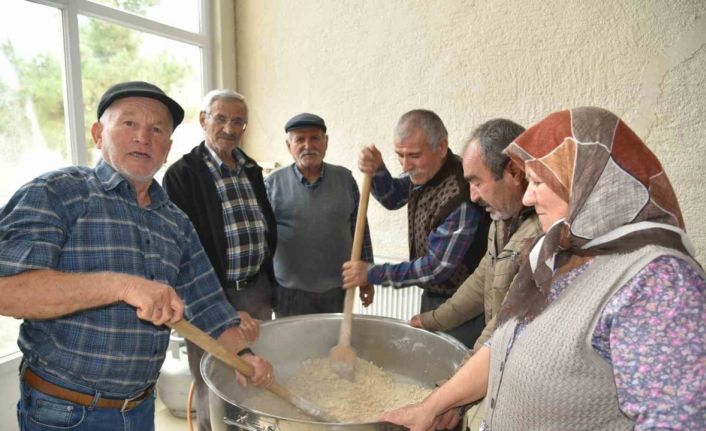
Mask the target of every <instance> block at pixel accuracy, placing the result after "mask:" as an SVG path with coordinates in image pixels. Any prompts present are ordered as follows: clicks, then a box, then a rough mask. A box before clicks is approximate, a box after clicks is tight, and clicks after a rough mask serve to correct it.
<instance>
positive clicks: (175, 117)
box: [98, 81, 184, 129]
mask: <svg viewBox="0 0 706 431" xmlns="http://www.w3.org/2000/svg"><path fill="white" fill-rule="evenodd" d="M125 97H148V98H150V99H155V100H158V101H160V102H162V103H164V105H165V106H166V107H167V109H169V112H170V113H171V114H172V128H173V129H176V127H177V126H178V125H179V124H181V122H182V120H184V109H183V108H182V107H181V106H180V105H179V104H178V103H177V102H176V101H175V100H174V99H172V98H171V97H169V96H167V94H166V93H165V92H164V91H162V89H161V88H159V87H157V86H156V85H154V84H150V83H149V82H144V81H129V82H121V83H120V84H115V85H113V86H112V87H110V88H109V89H108V91H106V92H105V93H104V94H103V96H101V100H100V102H98V119H99V120H100V118H101V115H103V112H105V110H106V109H108V107H109V106H110V105H112V104H113V102H115V101H116V100H118V99H123V98H125Z"/></svg>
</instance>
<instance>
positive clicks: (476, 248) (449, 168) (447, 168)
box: [407, 151, 490, 297]
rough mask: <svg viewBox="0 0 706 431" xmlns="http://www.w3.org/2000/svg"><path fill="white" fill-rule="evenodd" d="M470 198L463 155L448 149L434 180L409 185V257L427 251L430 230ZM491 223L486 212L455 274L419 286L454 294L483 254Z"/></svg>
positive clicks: (446, 295) (439, 293) (435, 293)
mask: <svg viewBox="0 0 706 431" xmlns="http://www.w3.org/2000/svg"><path fill="white" fill-rule="evenodd" d="M468 201H470V191H469V189H468V183H467V182H466V180H465V179H464V178H463V166H462V165H461V159H460V158H459V157H458V156H456V155H454V154H453V153H451V151H449V152H448V155H447V157H446V160H445V161H444V164H443V165H442V166H441V168H440V169H439V172H437V173H436V175H434V177H433V178H432V179H431V180H429V181H428V182H427V183H426V184H424V186H423V187H415V186H414V185H411V186H410V192H409V201H408V202H407V221H408V224H409V226H408V232H409V254H410V256H409V258H410V260H415V259H418V258H420V257H423V256H425V255H426V254H427V252H428V248H427V245H428V244H427V242H428V238H429V232H431V231H433V230H434V229H436V228H437V227H438V226H439V225H441V224H442V223H443V222H444V220H446V218H447V217H448V216H449V214H451V212H453V211H454V210H455V209H456V208H458V206H459V205H461V203H463V202H468ZM489 227H490V218H489V217H488V215H487V214H484V215H483V217H482V218H481V219H480V222H479V223H478V228H477V230H476V235H475V237H474V239H473V242H472V243H471V245H470V247H468V251H466V254H465V255H464V256H463V260H462V261H461V263H460V264H459V265H458V266H456V268H455V271H454V273H453V274H452V276H451V277H450V278H448V279H447V280H445V281H443V282H440V283H420V285H419V287H421V288H422V289H424V290H425V291H427V292H429V293H431V294H434V295H437V296H445V297H450V296H451V295H453V293H454V292H455V291H456V289H457V288H458V286H460V285H461V283H463V281H464V280H465V279H466V278H468V276H469V275H470V274H471V273H472V272H473V271H474V270H475V269H476V267H477V266H478V264H479V263H480V261H481V259H482V258H483V255H484V254H485V251H486V248H487V241H488V228H489Z"/></svg>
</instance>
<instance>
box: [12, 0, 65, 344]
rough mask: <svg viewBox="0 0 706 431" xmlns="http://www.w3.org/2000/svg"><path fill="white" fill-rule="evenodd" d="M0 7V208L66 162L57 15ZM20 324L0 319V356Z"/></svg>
mask: <svg viewBox="0 0 706 431" xmlns="http://www.w3.org/2000/svg"><path fill="white" fill-rule="evenodd" d="M3 8H4V9H5V10H6V11H7V12H9V13H2V14H0V118H2V121H0V172H2V181H0V207H3V206H5V204H6V203H7V201H8V199H10V197H11V196H12V194H13V193H14V192H15V191H16V190H17V189H18V188H19V187H20V186H21V185H22V184H24V183H26V182H27V181H29V180H31V179H32V178H34V177H36V176H38V175H40V174H41V173H43V172H46V171H49V170H52V169H56V168H58V167H62V166H67V165H69V164H70V163H71V161H70V155H69V154H68V153H69V152H68V145H67V140H66V127H65V125H64V95H63V88H64V85H63V79H62V73H61V70H62V64H63V63H62V62H63V48H62V43H61V41H62V33H61V14H60V13H59V11H58V10H56V9H53V8H48V7H44V6H40V5H36V4H33V3H29V2H25V1H22V0H9V1H5V2H3ZM28 22H31V23H32V25H31V26H28V25H27V23H28ZM37 29H42V37H41V38H38V37H37ZM20 323H21V321H20V320H16V319H13V318H10V317H4V316H1V317H0V356H4V355H6V354H8V353H11V352H13V351H17V331H18V328H19V325H20Z"/></svg>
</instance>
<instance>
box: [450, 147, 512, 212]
mask: <svg viewBox="0 0 706 431" xmlns="http://www.w3.org/2000/svg"><path fill="white" fill-rule="evenodd" d="M463 176H464V177H465V178H466V181H468V185H469V188H470V192H471V200H472V201H473V202H476V203H477V204H479V205H481V206H483V207H485V210H486V211H487V212H488V213H490V218H492V219H493V220H496V221H500V220H507V219H510V218H512V217H514V216H515V215H517V214H518V213H519V212H520V210H521V209H522V194H523V192H524V182H523V181H522V179H521V174H520V173H519V170H518V171H517V172H516V173H515V175H513V172H512V170H511V169H510V167H509V166H508V167H506V168H505V169H504V170H503V176H502V177H501V178H500V179H497V178H496V177H495V175H493V173H492V172H491V170H490V169H489V168H488V167H487V166H486V165H485V163H484V162H483V156H482V153H481V147H480V143H479V142H478V141H477V140H476V141H474V142H472V143H471V144H470V145H469V146H468V148H467V149H466V151H465V152H464V153H463Z"/></svg>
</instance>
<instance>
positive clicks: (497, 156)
mask: <svg viewBox="0 0 706 431" xmlns="http://www.w3.org/2000/svg"><path fill="white" fill-rule="evenodd" d="M524 131H525V128H524V127H522V126H520V125H519V124H517V123H515V122H514V121H510V120H506V119H505V118H496V119H493V120H489V121H486V122H485V123H483V124H481V125H480V126H478V127H476V128H475V129H474V130H473V131H472V132H471V136H469V137H468V139H466V145H465V149H464V153H465V152H466V151H468V147H469V146H470V145H471V143H473V142H474V141H476V140H477V141H478V143H479V145H480V152H481V157H482V158H483V163H484V164H485V166H487V167H488V169H489V170H490V172H491V173H492V174H493V176H494V177H495V179H496V180H499V179H501V178H502V177H503V171H504V170H505V166H507V164H508V162H509V161H510V158H509V157H508V156H506V155H505V154H504V153H503V150H504V149H505V147H507V146H508V145H510V143H511V142H512V141H514V140H515V138H517V137H518V136H520V134H521V133H522V132H524Z"/></svg>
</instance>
